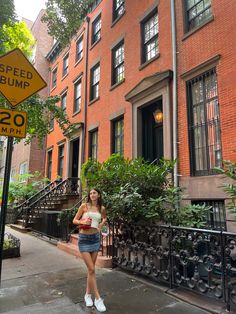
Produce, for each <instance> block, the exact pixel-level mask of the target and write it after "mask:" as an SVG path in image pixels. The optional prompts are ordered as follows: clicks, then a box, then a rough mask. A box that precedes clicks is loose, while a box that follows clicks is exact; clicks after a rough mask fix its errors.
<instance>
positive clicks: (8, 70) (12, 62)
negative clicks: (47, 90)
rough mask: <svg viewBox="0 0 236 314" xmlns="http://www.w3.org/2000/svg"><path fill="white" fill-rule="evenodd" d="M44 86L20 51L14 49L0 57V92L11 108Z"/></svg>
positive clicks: (41, 79)
mask: <svg viewBox="0 0 236 314" xmlns="http://www.w3.org/2000/svg"><path fill="white" fill-rule="evenodd" d="M46 85H47V84H46V82H45V81H44V80H43V78H42V77H41V76H40V74H39V73H38V72H37V71H36V69H35V68H34V67H33V65H32V64H31V63H30V62H29V61H28V59H27V58H26V57H25V56H24V54H23V53H22V52H21V50H20V49H18V48H17V49H14V50H12V51H10V52H9V53H7V54H5V55H3V56H1V57H0V92H1V93H2V95H3V96H4V97H5V98H6V99H7V100H8V102H9V103H10V104H11V106H12V107H15V106H17V105H18V104H19V103H21V102H22V101H24V100H26V99H27V98H29V97H30V96H32V95H33V94H35V93H37V92H38V91H39V90H41V89H43V88H44V87H45V86H46Z"/></svg>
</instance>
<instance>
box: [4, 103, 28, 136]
mask: <svg viewBox="0 0 236 314" xmlns="http://www.w3.org/2000/svg"><path fill="white" fill-rule="evenodd" d="M26 122H27V113H26V112H24V111H15V110H9V109H5V108H0V135H3V136H14V137H20V138H24V137H26Z"/></svg>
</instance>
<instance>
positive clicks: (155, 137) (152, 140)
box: [142, 101, 163, 162]
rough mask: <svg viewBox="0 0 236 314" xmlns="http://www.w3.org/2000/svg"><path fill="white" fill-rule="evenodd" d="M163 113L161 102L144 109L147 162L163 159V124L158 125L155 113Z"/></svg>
mask: <svg viewBox="0 0 236 314" xmlns="http://www.w3.org/2000/svg"><path fill="white" fill-rule="evenodd" d="M157 109H159V110H160V111H162V103H161V101H158V102H155V103H153V104H151V105H150V106H147V107H145V108H143V109H142V153H143V158H144V159H145V160H146V161H149V162H152V161H158V160H159V159H161V158H163V123H162V122H161V123H156V122H155V119H154V115H153V113H154V112H155V111H156V110H157Z"/></svg>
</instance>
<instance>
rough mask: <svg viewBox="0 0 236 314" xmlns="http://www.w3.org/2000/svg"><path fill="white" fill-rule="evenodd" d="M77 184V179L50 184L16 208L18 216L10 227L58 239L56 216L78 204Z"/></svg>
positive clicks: (78, 191) (78, 189)
mask: <svg viewBox="0 0 236 314" xmlns="http://www.w3.org/2000/svg"><path fill="white" fill-rule="evenodd" d="M78 182H79V179H78V178H68V179H66V180H64V181H62V182H60V183H58V182H57V181H55V182H52V183H50V184H49V185H48V186H47V187H45V188H44V189H42V190H41V191H39V192H38V193H36V194H35V195H34V196H33V197H31V198H30V199H28V200H27V201H26V202H24V203H23V204H21V205H20V206H18V207H17V208H16V212H17V213H18V214H17V215H16V217H15V219H14V223H11V224H10V227H11V228H13V229H15V230H18V231H21V232H27V231H32V230H33V231H36V232H39V233H43V234H45V235H48V236H52V237H55V238H57V236H58V237H60V230H59V226H58V224H57V218H58V214H59V213H61V211H62V210H65V209H68V208H71V207H73V206H74V205H75V204H76V203H77V202H78V200H79V198H80V195H81V193H80V186H79V184H78ZM56 229H57V230H56Z"/></svg>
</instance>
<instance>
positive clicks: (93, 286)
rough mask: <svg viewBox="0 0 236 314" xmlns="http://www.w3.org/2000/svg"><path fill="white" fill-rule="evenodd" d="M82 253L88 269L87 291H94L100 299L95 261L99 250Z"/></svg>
mask: <svg viewBox="0 0 236 314" xmlns="http://www.w3.org/2000/svg"><path fill="white" fill-rule="evenodd" d="M95 254H96V255H95ZM81 255H82V257H83V260H84V262H85V264H86V266H87V269H88V277H87V288H86V293H87V294H91V292H94V295H95V298H96V299H99V298H100V294H99V292H98V289H97V281H96V275H95V262H96V258H97V252H92V253H89V252H81ZM94 260H95V262H94Z"/></svg>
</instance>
